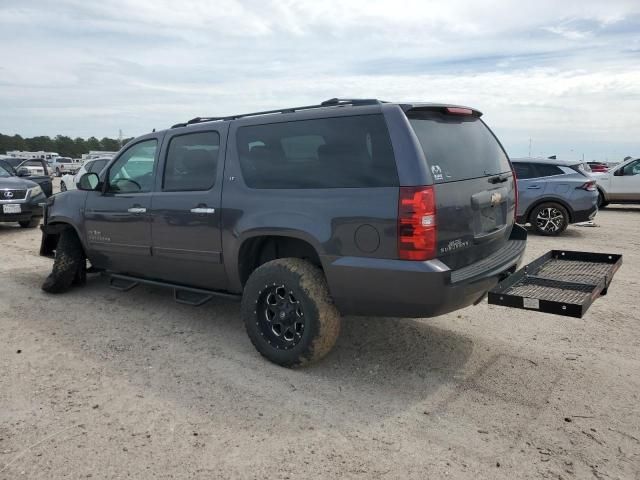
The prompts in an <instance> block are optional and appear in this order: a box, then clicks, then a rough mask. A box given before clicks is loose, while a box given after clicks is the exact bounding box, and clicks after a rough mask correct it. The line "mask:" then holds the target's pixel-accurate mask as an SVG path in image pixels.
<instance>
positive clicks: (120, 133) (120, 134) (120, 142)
mask: <svg viewBox="0 0 640 480" xmlns="http://www.w3.org/2000/svg"><path fill="white" fill-rule="evenodd" d="M118 143H119V144H120V146H121V147H122V129H121V128H120V129H119V130H118Z"/></svg>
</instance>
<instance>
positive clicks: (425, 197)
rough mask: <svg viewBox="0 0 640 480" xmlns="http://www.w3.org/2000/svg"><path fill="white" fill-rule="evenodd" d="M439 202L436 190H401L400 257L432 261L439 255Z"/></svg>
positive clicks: (399, 210)
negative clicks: (437, 237) (437, 220)
mask: <svg viewBox="0 0 640 480" xmlns="http://www.w3.org/2000/svg"><path fill="white" fill-rule="evenodd" d="M436 234H437V230H436V200H435V194H434V191H433V187H400V197H399V200H398V257H399V258H401V259H403V260H429V259H431V258H433V257H435V254H436Z"/></svg>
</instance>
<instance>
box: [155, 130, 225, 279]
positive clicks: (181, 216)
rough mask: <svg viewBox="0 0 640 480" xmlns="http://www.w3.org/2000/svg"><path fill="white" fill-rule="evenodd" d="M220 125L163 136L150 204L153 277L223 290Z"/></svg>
mask: <svg viewBox="0 0 640 480" xmlns="http://www.w3.org/2000/svg"><path fill="white" fill-rule="evenodd" d="M227 128H228V126H227V125H226V124H221V125H218V126H217V127H214V126H211V127H207V128H206V129H198V130H195V131H194V130H193V127H189V131H186V132H185V129H180V130H176V131H170V132H168V133H167V134H166V136H165V140H164V146H163V148H162V152H161V155H160V157H161V159H162V161H161V166H160V171H159V173H158V180H157V181H158V188H157V189H156V192H155V193H154V195H153V198H152V200H151V215H152V217H153V225H152V229H151V236H152V253H153V256H154V264H153V269H154V277H155V278H158V279H161V280H165V281H168V282H172V283H180V284H185V285H190V286H196V287H201V288H209V289H225V288H226V275H225V271H224V267H223V264H222V238H221V231H220V219H221V211H220V210H221V209H220V207H221V195H222V175H223V165H224V145H223V144H224V139H225V138H226V136H227V135H226V132H227Z"/></svg>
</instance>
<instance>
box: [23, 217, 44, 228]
mask: <svg viewBox="0 0 640 480" xmlns="http://www.w3.org/2000/svg"><path fill="white" fill-rule="evenodd" d="M18 223H19V224H20V226H21V227H22V228H36V227H37V226H38V225H40V217H33V218H32V219H31V220H25V221H23V222H18Z"/></svg>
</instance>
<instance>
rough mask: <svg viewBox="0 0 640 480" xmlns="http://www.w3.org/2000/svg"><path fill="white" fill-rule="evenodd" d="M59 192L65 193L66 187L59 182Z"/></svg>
mask: <svg viewBox="0 0 640 480" xmlns="http://www.w3.org/2000/svg"><path fill="white" fill-rule="evenodd" d="M60 191H61V192H66V191H67V186H66V185H65V183H64V182H60Z"/></svg>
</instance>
